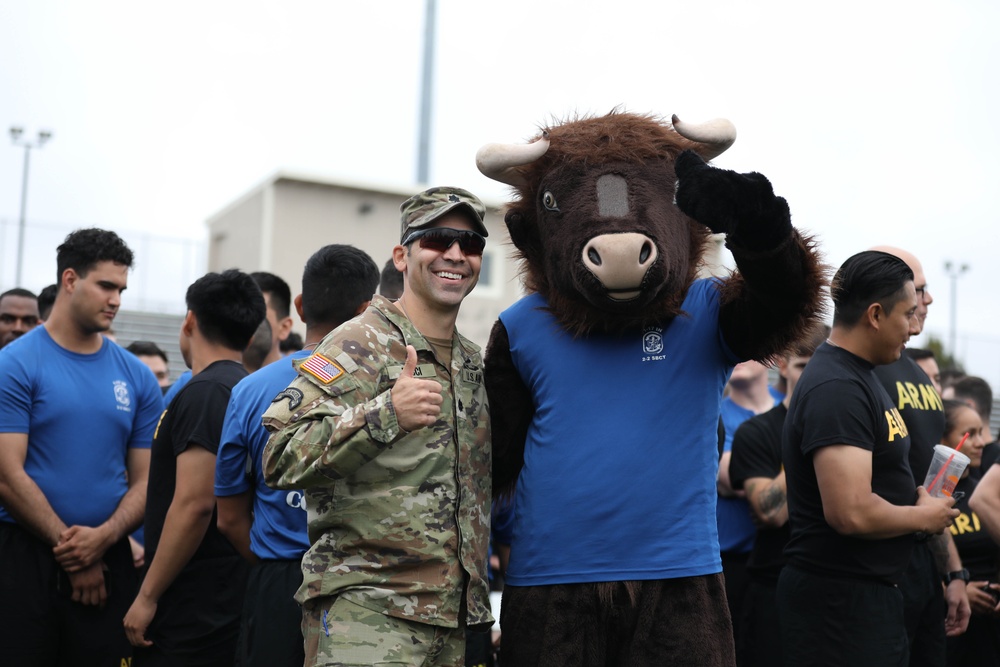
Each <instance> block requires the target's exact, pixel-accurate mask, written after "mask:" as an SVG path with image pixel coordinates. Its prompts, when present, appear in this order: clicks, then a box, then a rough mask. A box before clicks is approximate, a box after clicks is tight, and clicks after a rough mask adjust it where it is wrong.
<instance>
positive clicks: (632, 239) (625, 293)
mask: <svg viewBox="0 0 1000 667" xmlns="http://www.w3.org/2000/svg"><path fill="white" fill-rule="evenodd" d="M656 256H657V255H656V245H655V244H654V243H653V241H652V239H650V238H649V237H648V236H646V235H645V234H635V233H625V234H602V235H601V236H595V237H594V238H592V239H590V241H589V242H588V243H587V245H586V246H584V248H583V265H584V266H586V267H587V269H589V270H590V272H591V273H593V274H594V276H595V277H596V278H597V279H598V280H599V281H601V284H602V285H604V287H605V289H607V290H608V292H609V296H611V298H613V299H632V298H635V297H636V296H638V295H639V292H640V289H641V287H642V279H643V276H645V275H646V271H647V270H648V269H649V267H650V266H652V265H653V263H654V262H655V261H656Z"/></svg>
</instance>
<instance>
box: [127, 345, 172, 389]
mask: <svg viewBox="0 0 1000 667" xmlns="http://www.w3.org/2000/svg"><path fill="white" fill-rule="evenodd" d="M125 349H126V350H128V351H129V352H131V353H132V354H134V355H135V356H136V357H138V358H139V361H141V362H142V363H144V364H146V365H147V366H149V370H151V371H153V375H154V376H155V377H156V382H157V383H158V384H159V385H160V389H162V390H163V391H166V390H167V387H169V386H170V369H169V368H167V364H168V363H170V361H169V360H168V359H167V353H166V352H164V351H163V348H161V347H160V346H159V345H157V344H156V343H154V342H153V341H151V340H137V341H133V342H131V343H129V344H128V345H127V346H126V347H125Z"/></svg>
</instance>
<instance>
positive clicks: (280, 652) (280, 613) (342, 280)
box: [215, 244, 378, 667]
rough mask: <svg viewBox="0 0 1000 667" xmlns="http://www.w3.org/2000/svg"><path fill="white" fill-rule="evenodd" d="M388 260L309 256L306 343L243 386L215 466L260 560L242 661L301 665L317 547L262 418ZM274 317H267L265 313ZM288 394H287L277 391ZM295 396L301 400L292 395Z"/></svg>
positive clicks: (221, 502)
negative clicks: (278, 467)
mask: <svg viewBox="0 0 1000 667" xmlns="http://www.w3.org/2000/svg"><path fill="white" fill-rule="evenodd" d="M377 284H378V267H377V266H376V265H375V262H374V261H372V259H371V257H369V256H368V255H367V254H366V253H365V252H364V251H363V250H359V249H357V248H355V247H352V246H349V245H336V244H335V245H328V246H325V247H323V248H321V249H319V250H318V251H316V252H315V253H314V254H313V255H312V257H310V258H309V260H308V261H307V262H306V266H305V270H304V271H303V275H302V294H300V295H298V296H296V297H295V301H294V304H295V310H296V311H297V312H298V314H299V318H300V319H301V320H302V321H303V322H305V324H306V339H305V349H303V350H302V351H299V352H294V353H292V355H291V359H282V360H280V361H278V362H276V363H273V364H270V365H268V366H265V367H264V368H262V369H260V370H259V371H258V372H256V373H252V374H251V375H249V376H248V377H246V378H244V379H243V380H241V381H240V383H239V384H237V385H236V387H234V388H233V394H232V397H231V398H230V399H229V407H228V408H227V410H226V420H225V422H224V423H223V427H222V444H221V445H220V447H219V456H218V459H217V461H216V465H215V495H216V502H217V503H218V508H219V520H218V523H219V530H220V531H221V532H222V534H223V535H225V536H226V538H227V539H229V541H230V542H231V543H232V544H233V546H234V547H235V548H236V550H237V551H239V552H240V553H241V554H243V556H244V558H246V559H247V560H248V561H250V562H251V563H254V567H253V569H252V570H251V571H250V580H249V581H248V583H247V596H246V602H245V606H244V608H243V618H242V621H241V622H240V639H239V643H238V649H237V657H238V660H237V664H239V665H241V666H242V667H253V666H255V665H260V666H261V667H264V666H266V667H278V666H279V665H288V666H289V667H291V666H293V665H294V666H296V667H301V665H302V662H303V660H304V659H305V656H304V653H303V644H302V630H301V628H300V625H301V623H302V610H301V609H300V608H299V606H298V604H296V602H295V598H294V596H295V592H296V591H297V590H298V588H299V586H300V585H302V568H301V561H302V555H303V554H304V553H305V551H306V549H308V548H309V536H308V534H307V532H306V512H305V509H306V507H305V499H304V497H303V495H302V492H301V491H300V490H294V491H276V490H274V489H271V488H270V487H268V486H267V485H266V484H265V483H264V475H263V472H262V470H261V455H262V453H263V451H264V446H265V445H266V444H267V438H268V435H269V434H268V432H267V429H265V428H264V426H263V425H262V424H261V417H262V416H263V415H264V412H265V411H266V410H267V408H268V407H269V406H270V405H271V403H272V402H274V401H275V400H278V401H281V400H285V398H284V394H283V393H282V390H284V389H285V387H287V386H288V385H289V384H291V383H292V380H294V379H295V375H296V371H295V365H294V362H296V361H302V360H304V359H306V358H307V357H309V356H310V355H311V354H312V348H314V347H316V345H318V344H319V342H320V341H321V340H323V338H324V337H325V336H326V335H327V334H328V333H330V332H331V331H333V330H334V329H335V328H337V327H338V326H340V325H341V324H343V322H345V321H346V320H348V319H350V318H352V317H354V316H356V315H359V314H360V313H361V312H363V311H364V310H365V308H367V307H368V304H369V303H370V302H371V298H372V294H374V292H375V287H376V285H377ZM265 322H266V320H265ZM275 397H278V398H275ZM289 400H291V399H289Z"/></svg>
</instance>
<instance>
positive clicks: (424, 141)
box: [417, 0, 437, 184]
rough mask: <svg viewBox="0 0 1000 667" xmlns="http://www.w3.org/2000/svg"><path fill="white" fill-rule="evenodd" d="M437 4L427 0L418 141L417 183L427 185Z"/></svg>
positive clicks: (429, 160)
mask: <svg viewBox="0 0 1000 667" xmlns="http://www.w3.org/2000/svg"><path fill="white" fill-rule="evenodd" d="M436 16H437V2H436V0H427V5H426V8H425V11H424V67H423V78H422V80H421V82H420V136H419V138H418V139H417V183H421V184H424V183H427V181H428V179H429V178H430V164H431V157H430V155H431V113H432V109H431V105H432V101H433V99H434V28H435V23H436V21H437V19H436Z"/></svg>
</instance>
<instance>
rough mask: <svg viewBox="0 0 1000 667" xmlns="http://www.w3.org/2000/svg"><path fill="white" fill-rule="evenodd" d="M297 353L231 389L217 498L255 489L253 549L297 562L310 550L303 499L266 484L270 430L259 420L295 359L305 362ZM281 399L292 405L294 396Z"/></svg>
mask: <svg viewBox="0 0 1000 667" xmlns="http://www.w3.org/2000/svg"><path fill="white" fill-rule="evenodd" d="M310 354H312V352H311V351H309V350H299V351H298V352H295V353H294V354H292V355H289V356H288V357H285V358H284V359H280V360H278V361H276V362H274V363H272V364H269V365H267V366H264V367H263V368H261V369H260V370H258V371H257V372H255V373H252V374H250V375H248V376H247V377H245V378H243V379H242V380H240V382H239V383H238V384H237V385H236V386H235V387H233V393H232V396H231V397H230V399H229V407H228V408H227V410H226V420H225V422H224V423H223V425H222V443H221V445H220V446H219V454H218V456H217V458H216V462H215V495H216V496H219V497H226V496H235V495H238V494H240V493H244V492H246V491H250V490H253V513H254V518H253V525H252V526H251V527H250V550H251V551H253V552H254V554H256V556H257V557H258V558H263V559H281V560H287V559H294V560H299V559H300V558H302V554H303V553H305V551H306V549H308V548H309V537H308V535H307V532H306V529H307V516H306V512H305V509H306V507H305V497H304V496H303V494H302V493H301V492H300V491H278V490H275V489H272V488H270V487H269V486H267V485H266V484H265V483H264V475H263V472H262V471H261V456H262V454H263V452H264V446H265V445H266V444H267V439H268V436H269V435H270V434H269V433H268V432H267V429H265V428H264V426H263V425H262V424H261V417H262V416H263V415H264V412H265V411H266V410H267V408H268V407H270V405H271V402H272V401H273V400H275V397H277V396H278V394H280V393H281V392H282V391H283V390H284V389H285V388H286V387H288V385H290V384H291V383H292V380H294V379H295V376H296V375H297V373H296V371H295V368H294V367H293V366H292V360H294V359H305V358H306V357H308V356H309V355H310ZM282 400H289V401H294V400H295V398H294V396H293V395H290V396H288V397H287V398H284V399H282Z"/></svg>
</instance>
